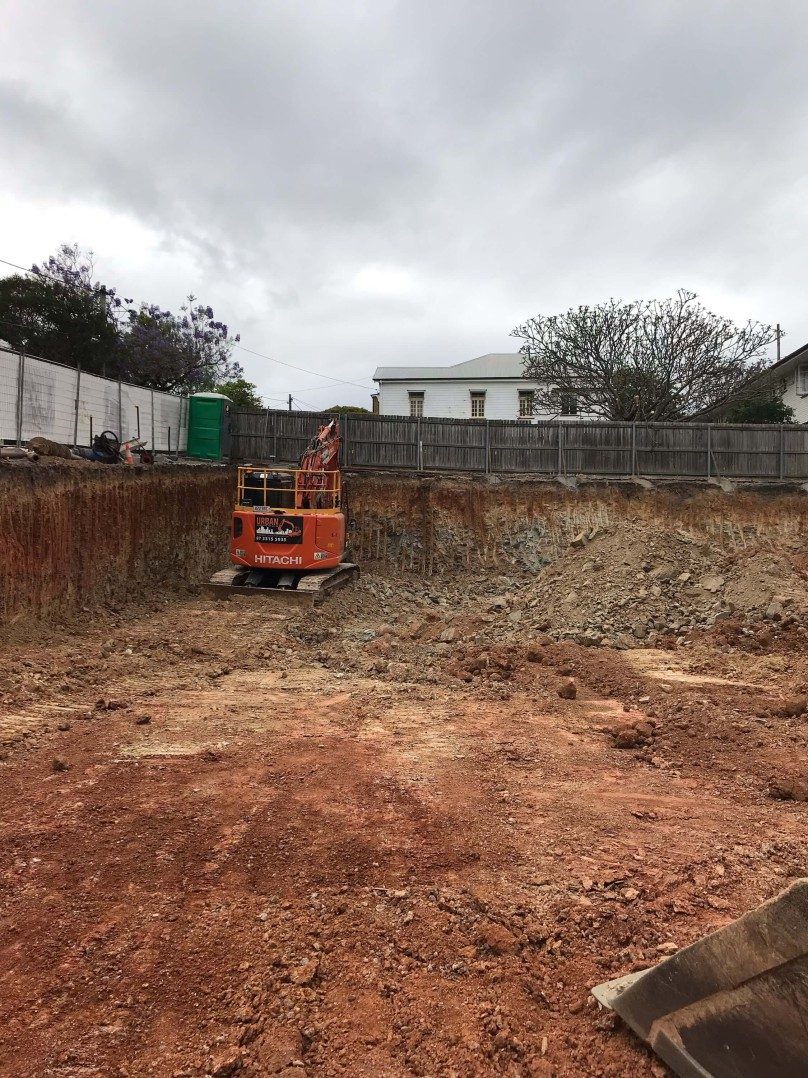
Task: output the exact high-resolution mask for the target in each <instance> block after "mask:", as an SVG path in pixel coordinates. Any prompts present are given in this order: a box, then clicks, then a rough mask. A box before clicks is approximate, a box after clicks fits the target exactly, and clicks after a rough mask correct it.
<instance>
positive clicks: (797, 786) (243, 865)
mask: <svg viewBox="0 0 808 1078" xmlns="http://www.w3.org/2000/svg"><path fill="white" fill-rule="evenodd" d="M0 484H2V495H3V496H2V501H0V522H1V523H0V541H1V542H2V543H3V549H4V550H5V551H10V552H11V555H12V556H11V557H9V558H8V559H4V562H5V564H4V566H3V570H2V572H3V575H2V578H0V579H2V586H0V596H1V597H2V604H3V605H2V607H0V609H2V611H3V619H4V620H3V633H4V636H3V642H2V645H1V646H0V778H1V779H2V781H0V858H2V862H3V864H4V866H6V870H5V871H4V873H3V874H1V875H0V986H2V990H0V1023H2V1027H3V1030H4V1036H3V1038H2V1039H0V1073H3V1074H5V1073H8V1074H37V1075H38V1074H43V1075H44V1074H56V1075H65V1076H73V1075H87V1076H93V1075H105V1076H106V1075H111V1076H114V1078H133V1076H135V1075H141V1074H153V1075H156V1076H172V1078H179V1076H183V1078H204V1076H209V1075H215V1076H216V1078H226V1076H228V1075H242V1074H243V1075H245V1078H246V1076H249V1075H255V1076H259V1075H260V1076H263V1075H285V1076H286V1078H321V1076H323V1078H325V1076H328V1078H332V1076H333V1078H337V1076H339V1078H342V1076H345V1078H354V1076H357V1075H359V1076H362V1078H364V1076H367V1078H371V1076H372V1078H375V1076H377V1075H380V1074H384V1075H391V1076H395V1078H406V1076H410V1075H446V1076H450V1075H454V1076H455V1078H461V1076H463V1078H465V1076H466V1075H479V1076H483V1075H484V1076H488V1075H492V1076H494V1075H497V1076H500V1075H508V1076H513V1078H537V1076H539V1078H589V1076H591V1078H626V1076H627V1075H632V1076H634V1075H639V1076H648V1078H663V1076H664V1074H665V1071H664V1069H663V1068H662V1067H661V1065H660V1064H659V1063H658V1061H656V1060H655V1059H654V1058H653V1057H652V1055H651V1054H650V1052H649V1050H648V1049H647V1047H646V1046H644V1045H643V1044H641V1043H639V1042H638V1041H637V1040H636V1039H635V1038H634V1037H633V1036H632V1035H631V1034H630V1033H629V1032H628V1031H627V1030H626V1029H625V1028H624V1027H623V1026H622V1025H621V1024H620V1023H619V1022H618V1021H617V1020H616V1019H615V1018H614V1016H613V1015H611V1014H609V1013H607V1012H604V1011H601V1010H600V1009H599V1008H598V1006H597V1005H596V1003H595V1001H594V1000H593V999H592V997H591V996H590V994H589V990H590V988H591V987H592V986H593V985H595V984H598V983H600V982H602V981H604V980H607V979H610V978H613V977H617V976H620V975H623V974H626V973H629V972H631V971H632V970H636V969H639V968H645V967H647V966H649V965H653V964H654V963H656V962H657V961H658V960H659V958H660V957H662V956H664V955H667V954H670V953H671V952H672V950H675V949H676V948H677V947H680V946H683V945H686V944H688V943H691V942H693V941H694V940H695V939H697V938H699V937H700V936H701V935H703V934H704V933H705V932H707V931H710V930H712V929H715V928H716V927H718V926H720V925H721V924H723V923H726V922H727V921H729V920H731V919H733V918H735V917H737V916H739V915H740V914H742V913H744V912H745V911H746V910H747V909H749V908H751V907H753V906H755V905H757V904H758V903H759V902H761V901H763V900H765V899H767V898H770V897H772V896H773V895H774V894H776V893H778V892H779V891H781V890H782V889H783V887H784V886H786V885H787V884H788V883H789V882H790V881H791V880H793V879H795V878H796V877H799V876H802V875H805V874H806V869H807V868H808V839H806V835H808V800H806V799H808V792H806V790H808V635H807V629H806V616H805V602H806V569H808V547H807V546H806V540H805V535H806V534H808V533H807V532H806V523H808V521H806V503H808V499H806V497H805V495H804V494H802V493H799V492H795V491H788V490H774V491H764V492H741V493H737V494H735V495H731V496H728V495H725V494H724V493H723V492H721V491H718V490H713V489H709V490H708V489H704V488H686V487H677V488H671V489H667V490H664V491H644V490H639V489H635V488H631V487H627V486H626V487H624V486H618V485H610V484H592V485H591V486H589V485H588V486H585V487H581V488H580V489H579V490H576V491H570V490H565V489H562V488H561V487H559V486H554V485H553V484H548V483H533V482H530V481H520V482H514V483H483V482H480V483H471V482H468V481H461V480H454V479H431V478H430V479H429V480H418V479H408V478H406V477H392V476H378V475H361V476H350V477H348V483H347V490H348V498H349V513H350V516H351V517H353V518H354V519H355V521H356V527H355V528H354V529H353V531H352V533H351V534H352V544H353V547H354V550H353V555H354V557H355V558H356V560H358V561H360V562H361V564H362V576H361V578H360V580H359V582H358V583H357V584H356V585H355V586H353V587H351V588H349V589H346V590H345V591H343V592H340V593H339V594H337V595H335V596H334V597H333V598H331V599H329V600H328V602H327V603H325V604H324V605H323V606H322V607H321V608H319V609H318V610H317V611H315V612H311V611H300V610H299V609H293V610H290V611H283V610H278V609H277V608H274V607H271V606H268V605H267V604H264V603H262V602H260V601H258V600H254V599H241V598H237V599H234V600H233V601H231V602H228V603H216V602H215V601H213V600H210V599H208V598H207V597H205V596H204V595H203V594H200V593H198V592H196V589H195V585H196V584H197V583H198V581H199V579H200V578H203V579H204V577H205V575H206V574H209V573H210V571H211V570H212V569H215V568H218V567H219V566H220V565H221V564H222V562H223V559H224V558H226V550H225V548H226V535H227V524H228V514H229V510H230V501H231V498H232V486H233V476H232V474H228V472H227V471H226V470H224V469H222V470H218V469H212V468H204V467H201V468H198V469H196V468H193V467H192V466H179V467H177V468H174V467H173V466H172V467H170V468H169V467H165V468H161V469H158V470H155V471H153V472H148V473H146V472H139V471H132V472H128V471H124V470H123V469H121V470H115V471H114V472H111V471H107V470H104V469H99V468H90V469H89V470H85V469H81V471H79V470H77V469H72V468H71V467H70V466H67V465H65V466H62V467H61V468H60V467H57V466H53V467H52V468H50V469H47V470H45V469H42V470H40V471H37V472H34V471H33V470H32V469H30V468H29V469H21V470H16V471H15V473H14V474H13V475H12V474H11V473H10V472H7V471H5V470H3V472H2V473H0ZM37 551H39V552H40V554H41V553H43V552H46V553H47V554H48V556H49V558H48V559H44V558H43V557H41V556H40V557H37V556H36V552H37ZM91 554H92V557H91V559H90V560H89V561H87V560H85V559H86V558H87V557H89V556H90V555H91ZM84 607H86V608H87V611H85V610H84V609H83V608H84ZM23 630H24V631H23ZM32 634H35V635H36V639H32Z"/></svg>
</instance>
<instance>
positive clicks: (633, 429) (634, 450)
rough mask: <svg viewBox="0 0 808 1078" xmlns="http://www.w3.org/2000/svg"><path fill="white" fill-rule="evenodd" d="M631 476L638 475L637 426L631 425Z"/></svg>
mask: <svg viewBox="0 0 808 1078" xmlns="http://www.w3.org/2000/svg"><path fill="white" fill-rule="evenodd" d="M631 474H632V476H635V475H636V474H637V424H636V423H632V424H631Z"/></svg>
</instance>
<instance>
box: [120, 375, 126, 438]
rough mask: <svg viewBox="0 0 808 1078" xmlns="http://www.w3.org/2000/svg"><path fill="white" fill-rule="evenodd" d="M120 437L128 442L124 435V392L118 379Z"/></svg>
mask: <svg viewBox="0 0 808 1078" xmlns="http://www.w3.org/2000/svg"><path fill="white" fill-rule="evenodd" d="M118 437H119V438H120V439H121V441H122V442H125V441H126V439H125V438H124V434H123V390H122V388H121V380H120V378H119V379H118Z"/></svg>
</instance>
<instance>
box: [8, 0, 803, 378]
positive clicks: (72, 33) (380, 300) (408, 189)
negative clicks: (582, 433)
mask: <svg viewBox="0 0 808 1078" xmlns="http://www.w3.org/2000/svg"><path fill="white" fill-rule="evenodd" d="M7 6H9V14H8V15H7V18H6V30H5V33H6V34H7V35H8V41H7V42H6V43H3V42H2V35H3V31H2V30H0V45H3V44H5V46H6V47H4V48H3V53H4V55H5V56H8V57H10V58H11V62H10V64H9V65H7V66H8V74H7V76H6V80H7V81H5V82H4V83H2V85H0V108H1V109H2V114H1V116H0V125H1V127H0V129H1V130H2V132H3V142H4V147H5V149H6V152H5V153H4V155H3V157H2V159H0V175H2V176H3V177H4V183H5V186H6V187H7V188H10V189H13V190H15V192H16V193H17V195H18V197H19V198H21V199H26V198H32V197H35V198H42V199H48V200H50V201H51V202H57V203H63V204H64V205H65V206H66V207H68V206H69V205H70V204H71V203H73V202H75V201H76V199H80V200H81V201H83V202H84V203H91V204H92V203H93V202H96V203H97V204H99V205H104V206H111V207H114V208H115V209H116V210H118V211H119V212H121V213H124V214H129V215H132V216H134V217H136V218H137V219H138V220H141V221H143V222H144V223H146V224H148V225H149V226H150V227H151V228H153V229H155V230H156V232H157V233H158V234H159V235H160V236H162V237H163V239H164V244H165V246H166V248H167V249H169V250H171V249H173V248H175V247H176V248H182V249H188V248H191V249H193V251H194V252H195V258H196V260H197V263H198V277H199V278H200V280H201V283H202V285H203V286H204V289H205V295H206V298H209V299H210V301H211V302H213V303H214V305H216V297H217V294H221V295H224V296H226V297H227V302H228V303H229V305H230V307H231V309H230V310H229V311H228V312H227V320H228V321H229V322H230V323H232V324H234V325H238V324H239V323H240V319H242V320H246V324H247V325H248V327H249V329H250V331H251V333H253V334H254V336H255V338H256V339H255V340H254V343H255V344H256V345H257V346H258V347H259V349H260V350H263V349H266V350H268V351H276V352H277V353H278V354H279V355H285V357H286V358H288V359H290V361H292V362H298V361H299V362H301V363H302V364H303V365H312V364H313V365H315V366H317V365H318V364H319V365H320V366H322V368H323V369H328V370H333V368H334V366H335V365H336V366H340V365H342V366H343V367H344V370H345V371H346V372H347V374H346V376H348V377H353V376H354V375H359V374H360V373H361V374H363V377H366V376H367V374H368V373H369V372H370V370H371V369H372V367H373V366H375V365H376V363H377V362H378V361H380V360H379V354H380V350H383V351H384V354H385V357H386V360H387V361H389V362H393V361H396V360H399V361H401V362H406V361H408V360H412V361H416V360H423V361H425V362H427V361H430V360H431V361H433V362H447V361H453V360H455V359H458V360H459V359H463V358H467V356H468V352H469V351H470V352H471V353H475V352H478V353H481V352H484V351H486V350H500V349H502V348H507V347H509V344H508V338H507V334H508V331H509V329H510V327H511V325H512V324H513V323H514V322H516V321H518V320H521V319H522V318H524V317H525V316H526V315H528V314H530V313H533V312H535V311H538V310H541V309H547V308H548V307H558V306H566V305H568V304H572V303H577V302H592V301H597V300H598V299H600V298H603V297H604V296H607V295H610V294H623V295H627V296H628V295H639V294H649V293H653V292H656V293H659V292H664V291H669V290H671V289H673V288H675V287H677V286H678V285H690V284H693V285H697V286H698V287H701V288H702V290H706V292H707V295H706V297H705V298H706V299H707V300H708V302H709V299H710V297H709V292H710V290H711V289H712V290H713V291H714V292H715V293H716V294H717V295H722V296H727V295H730V296H735V297H736V303H737V312H736V311H735V310H733V311H731V312H730V313H737V314H738V316H740V315H741V314H744V315H746V314H748V315H751V316H753V317H761V318H766V317H768V318H776V317H779V318H780V319H781V320H782V321H784V322H788V320H789V318H790V319H791V323H792V324H791V326H790V327H789V328H791V329H792V333H793V334H794V335H797V336H798V335H799V334H800V333H806V334H808V319H806V316H805V315H804V314H803V312H802V304H801V288H800V286H799V283H798V282H799V274H800V261H801V256H798V255H797V254H796V252H794V253H792V252H791V251H790V250H789V249H788V247H789V245H788V236H787V234H786V233H787V232H788V230H789V229H791V230H794V231H797V230H798V229H799V228H800V226H801V225H802V224H803V221H802V217H801V216H800V217H798V218H797V219H795V213H800V212H801V211H799V209H798V208H797V209H795V207H799V200H798V199H797V198H796V197H795V190H796V189H798V187H799V184H800V182H801V180H800V177H802V176H803V175H804V174H805V171H806V165H808V148H806V145H805V141H806V136H805V134H804V131H805V129H806V127H805V112H806V106H808V90H807V89H806V86H805V80H804V77H803V75H802V69H803V66H804V65H803V59H802V55H801V53H802V50H801V45H800V43H801V41H802V40H804V36H805V32H806V30H808V10H806V9H804V7H803V5H801V4H798V3H792V2H781V3H775V4H773V5H762V4H754V3H733V4H718V5H704V4H703V3H696V2H695V0H680V2H677V3H672V2H670V3H669V2H665V0H660V2H658V3H653V4H648V3H641V2H639V0H637V2H627V0H622V2H620V0H618V2H616V3H610V4H603V3H601V2H599V0H577V2H573V3H569V4H564V5H562V4H544V5H538V4H536V3H535V2H533V0H531V2H527V0H510V2H507V3H505V2H499V3H495V2H494V0H485V2H482V0H466V2H465V3H460V2H459V0H442V2H440V3H435V2H434V0H432V2H430V3H427V2H425V0H407V2H403V0H402V2H399V3H395V2H392V0H377V2H373V3H370V2H360V0H346V2H343V3H339V4H337V3H333V2H331V0H328V2H326V0H307V2H306V3H305V4H300V3H296V2H291V0H287V2H279V3H273V4H272V5H256V4H254V3H252V4H248V3H246V2H243V0H236V2H230V3H224V2H223V3H212V2H210V0H203V2H196V3H192V2H190V0H189V2H187V3H174V4H166V3H156V2H153V0H130V2H129V3H127V4H126V5H116V4H106V5H87V4H84V3H80V2H78V0H61V2H57V0H53V2H52V3H47V2H44V0H42V2H39V3H23V2H22V0H16V2H12V3H11V4H10V5H7ZM43 16H47V19H46V21H45V19H44V18H43ZM11 45H13V47H11ZM43 51H45V52H46V53H47V57H48V64H47V70H48V77H41V74H40V73H41V70H42V63H41V60H42V55H43ZM35 73H36V74H35ZM803 212H804V211H803ZM66 221H69V211H68V210H67V209H66ZM66 232H67V233H68V234H70V233H71V230H70V229H69V228H68V229H66ZM62 238H64V237H63V236H54V245H55V244H56V243H57V242H59V241H60V240H61V239H62ZM76 238H79V239H80V238H81V237H76ZM41 253H42V252H36V253H35V254H36V257H39V256H41ZM99 253H100V254H103V252H99ZM368 263H372V264H383V265H384V264H390V265H394V266H401V267H404V268H405V269H406V270H407V271H409V272H410V273H411V274H412V275H413V276H414V277H415V278H417V279H418V280H419V282H420V283H421V288H420V289H419V290H418V291H416V292H415V293H414V294H413V295H412V296H404V297H401V298H396V297H389V296H387V297H385V296H373V295H367V296H362V295H355V296H351V295H350V294H349V293H347V292H346V290H345V289H343V288H336V287H335V284H334V282H335V281H343V282H344V281H347V280H349V279H350V278H351V277H352V276H353V275H354V274H355V273H356V272H357V270H358V269H359V268H361V267H362V266H363V265H366V264H368ZM239 276H243V277H249V278H250V279H257V280H260V281H261V282H262V288H263V294H264V295H265V297H266V307H267V310H266V317H265V319H264V320H261V318H260V316H259V315H257V314H256V312H255V310H254V309H253V308H252V307H249V308H248V307H247V306H246V305H245V306H243V307H242V309H241V310H240V309H239V299H238V289H237V287H236V286H235V284H234V282H235V281H237V279H238V278H239ZM152 298H154V299H157V300H160V299H162V298H163V297H159V296H154V297H152ZM774 307H776V309H773V308H774ZM475 341H479V344H478V345H475V344H474V342H475ZM326 356H327V357H328V358H327V359H326V358H324V357H326ZM248 369H249V366H248ZM318 369H319V368H318ZM262 376H263V374H262ZM266 377H267V379H268V380H269V381H268V384H269V382H271V381H272V379H271V377H270V374H269V371H267V374H266ZM301 377H305V376H301ZM276 380H277V379H276Z"/></svg>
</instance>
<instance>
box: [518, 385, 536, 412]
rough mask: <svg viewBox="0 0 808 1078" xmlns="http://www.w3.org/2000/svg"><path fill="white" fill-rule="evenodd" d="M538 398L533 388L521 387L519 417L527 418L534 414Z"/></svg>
mask: <svg viewBox="0 0 808 1078" xmlns="http://www.w3.org/2000/svg"><path fill="white" fill-rule="evenodd" d="M535 400H536V394H535V393H534V392H533V390H532V389H520V390H519V418H520V419H527V418H528V417H529V416H532V415H533V402H534V401H535Z"/></svg>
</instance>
